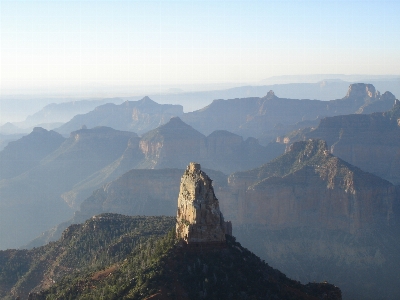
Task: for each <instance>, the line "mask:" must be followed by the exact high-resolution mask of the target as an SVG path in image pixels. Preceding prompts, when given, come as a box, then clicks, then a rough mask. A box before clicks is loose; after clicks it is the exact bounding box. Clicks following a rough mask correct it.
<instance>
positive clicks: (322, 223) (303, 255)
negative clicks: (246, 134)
mask: <svg viewBox="0 0 400 300" xmlns="http://www.w3.org/2000/svg"><path fill="white" fill-rule="evenodd" d="M225 191H227V193H226V192H225ZM216 193H217V195H219V196H218V197H219V199H220V201H221V208H222V210H223V211H224V212H225V217H226V218H227V219H229V220H232V221H233V223H234V224H237V225H236V226H235V230H234V232H235V235H236V236H237V237H238V238H240V239H241V241H242V242H243V243H244V244H245V245H246V246H247V247H250V248H251V249H254V251H255V252H256V253H257V254H258V255H260V257H262V258H263V259H265V260H267V261H268V262H270V264H271V265H272V266H274V267H276V268H280V269H282V270H284V271H285V272H286V273H287V274H288V275H289V276H291V277H293V278H295V279H297V280H300V281H302V282H307V281H309V280H316V281H319V280H328V281H330V282H335V283H336V284H338V285H339V286H340V287H341V289H342V292H343V298H344V299H360V298H361V299H379V298H382V299H397V298H398V297H399V296H400V290H399V289H398V284H397V283H396V282H397V280H398V279H399V278H398V272H397V270H398V268H399V266H400V259H399V257H398V255H397V253H398V251H399V249H400V239H399V238H398V236H399V232H400V231H399V226H398V224H399V221H398V220H399V216H400V214H399V210H398V208H399V200H400V199H399V193H398V188H397V187H395V186H394V185H393V184H391V183H390V182H388V181H386V180H384V179H381V178H379V177H377V176H375V175H373V174H371V173H367V172H364V171H362V170H360V169H358V168H357V167H354V166H352V165H350V164H348V163H346V162H344V161H343V160H341V159H339V158H337V157H335V156H333V155H332V154H330V152H329V148H328V147H327V145H326V142H324V141H322V140H309V141H304V142H296V143H294V144H293V145H291V146H290V148H289V149H288V151H287V152H286V153H285V154H284V155H282V156H281V157H279V158H276V159H275V160H273V161H271V162H270V163H267V164H265V165H264V166H261V167H260V168H257V169H254V170H251V171H247V172H239V173H234V174H232V175H230V176H229V178H228V186H227V187H223V188H221V189H220V190H216ZM255 237H256V238H255Z"/></svg>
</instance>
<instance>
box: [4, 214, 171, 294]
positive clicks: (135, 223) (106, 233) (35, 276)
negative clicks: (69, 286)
mask: <svg viewBox="0 0 400 300" xmlns="http://www.w3.org/2000/svg"><path fill="white" fill-rule="evenodd" d="M174 224H175V219H174V218H173V217H144V216H143V217H141V216H135V217H128V216H122V215H117V214H102V215H99V216H95V217H93V218H91V219H89V220H87V221H86V222H85V223H83V224H79V225H71V226H70V227H68V229H66V230H65V231H64V233H63V235H62V238H61V239H60V240H59V241H57V242H51V243H49V244H47V245H45V246H43V247H39V248H34V249H32V250H29V251H28V250H7V251H0V298H5V297H7V295H10V291H11V289H13V290H14V294H17V295H20V296H21V298H26V296H27V294H28V293H29V292H31V291H32V290H33V291H39V290H41V289H43V288H45V287H47V286H50V285H51V284H53V283H54V282H56V283H57V282H58V281H60V280H61V279H62V278H64V277H65V276H66V275H67V277H66V278H75V279H76V280H78V279H79V278H80V276H81V275H80V274H86V273H88V272H93V271H97V270H100V269H102V268H105V267H107V266H110V265H113V264H115V263H117V262H121V261H123V260H124V259H125V258H126V257H127V256H128V255H130V254H131V252H132V250H133V249H135V248H137V247H140V246H141V245H142V244H143V243H146V241H147V240H148V239H154V238H155V237H159V236H163V235H164V234H165V233H166V232H168V230H169V229H170V228H171V227H173V226H174ZM75 279H74V280H75Z"/></svg>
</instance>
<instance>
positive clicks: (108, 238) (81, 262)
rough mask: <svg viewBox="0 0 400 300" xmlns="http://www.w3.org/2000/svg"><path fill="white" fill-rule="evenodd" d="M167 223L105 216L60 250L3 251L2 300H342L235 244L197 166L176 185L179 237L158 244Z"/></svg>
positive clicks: (74, 230)
mask: <svg viewBox="0 0 400 300" xmlns="http://www.w3.org/2000/svg"><path fill="white" fill-rule="evenodd" d="M171 221H172V220H171V218H168V217H127V216H121V215H112V214H103V215H98V216H94V217H92V218H91V219H89V220H87V221H86V222H85V223H84V224H80V225H78V224H75V225H71V226H70V227H68V228H67V229H66V230H65V231H64V232H63V235H62V237H61V239H60V240H58V241H57V242H53V243H49V244H47V245H45V246H42V247H39V248H34V249H32V250H7V251H0V261H1V262H2V264H1V265H0V293H1V294H0V296H1V297H2V298H28V299H31V300H34V299H52V298H57V299H88V298H89V299H99V298H107V299H113V298H115V299H165V298H177V299H235V298H238V297H239V298H250V299H265V298H272V299H310V300H311V299H327V300H331V299H332V300H334V299H338V300H339V299H342V296H341V291H340V289H339V288H338V287H335V286H334V285H331V284H328V283H327V282H323V283H319V284H318V283H309V284H307V285H302V284H301V283H299V282H297V281H294V280H291V279H288V278H287V277H286V276H285V275H284V274H283V273H281V272H280V271H278V270H275V269H273V268H271V267H270V266H269V265H268V264H267V263H265V262H264V261H261V259H260V258H258V257H257V256H256V255H254V254H253V253H251V252H250V251H248V250H247V249H245V248H243V247H242V246H241V245H240V244H239V243H237V242H236V241H235V239H234V238H233V237H232V236H231V234H232V227H231V224H230V223H224V221H223V217H222V213H221V211H220V210H219V208H218V200H217V199H216V197H215V194H214V191H213V187H212V181H211V179H210V178H209V177H208V176H207V175H206V174H205V173H204V172H203V171H201V169H200V165H199V164H196V163H191V164H190V165H189V166H188V168H187V170H186V171H185V172H184V174H183V176H182V178H181V186H180V192H179V196H178V216H177V221H178V222H177V223H176V231H175V230H170V231H169V233H168V234H167V235H164V237H161V238H160V236H162V235H163V233H165V232H166V231H167V230H168V227H171V225H172V224H171V223H172V222H171ZM228 225H229V226H228ZM193 246H196V247H193Z"/></svg>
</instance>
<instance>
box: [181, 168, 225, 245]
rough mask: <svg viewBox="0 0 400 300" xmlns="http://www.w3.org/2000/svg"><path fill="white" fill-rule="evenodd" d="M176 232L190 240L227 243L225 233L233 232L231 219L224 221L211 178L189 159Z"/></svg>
mask: <svg viewBox="0 0 400 300" xmlns="http://www.w3.org/2000/svg"><path fill="white" fill-rule="evenodd" d="M176 234H177V237H178V238H181V239H183V240H184V241H185V242H186V243H187V244H191V243H224V242H225V234H230V235H231V234H232V225H231V223H230V222H225V221H224V217H223V216H222V213H221V211H220V209H219V203H218V199H217V198H216V197H215V194H214V189H213V187H212V180H211V179H210V178H209V177H208V176H207V174H206V173H204V172H203V171H201V167H200V164H198V163H193V162H192V163H190V164H189V166H188V167H187V169H186V170H185V172H184V174H183V176H182V178H181V184H180V191H179V196H178V212H177V224H176Z"/></svg>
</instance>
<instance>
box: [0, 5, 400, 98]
mask: <svg viewBox="0 0 400 300" xmlns="http://www.w3.org/2000/svg"><path fill="white" fill-rule="evenodd" d="M399 14H400V1H398V0H392V1H385V0H379V1H375V0H374V1H368V0H365V1H352V0H346V1H343V0H336V1H329V0H320V1H301V0H297V1H296V0H291V1H284V0H283V1H282V0H281V1H268V0H264V1H250V0H249V1H235V0H229V1H218V0H212V1H194V0H191V1H189V0H188V1H184V0H182V1H168V0H165V1H151V0H147V1H132V0H130V1H118V0H116V1H101V0H96V1H57V0H51V1H32V0H31V1H2V0H1V1H0V26H1V28H0V43H1V45H0V48H1V58H0V69H1V70H0V92H1V94H2V95H5V94H7V95H11V94H23V93H38V94H40V93H42V94H46V93H47V94H50V93H54V92H55V91H58V92H59V93H60V94H62V93H67V92H70V91H74V92H75V93H78V94H79V93H85V92H86V93H87V92H88V91H89V94H90V91H97V92H99V91H100V92H101V91H102V90H106V89H108V90H110V89H111V91H114V92H115V93H117V91H118V90H119V89H121V90H123V89H128V90H129V89H131V90H132V91H133V90H134V89H135V88H137V87H161V86H162V87H163V88H164V87H170V88H182V89H185V87H188V86H197V85H198V86H200V85H207V84H208V85H212V84H224V83H225V84H233V85H243V84H257V83H258V82H260V81H261V80H263V79H265V78H268V77H271V76H280V75H298V74H372V75H386V74H391V75H399V73H400V26H399Z"/></svg>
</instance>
